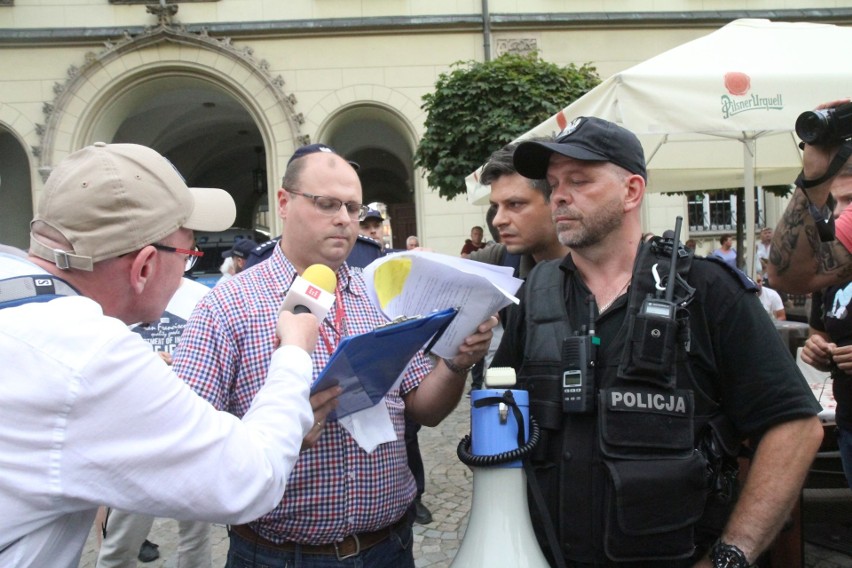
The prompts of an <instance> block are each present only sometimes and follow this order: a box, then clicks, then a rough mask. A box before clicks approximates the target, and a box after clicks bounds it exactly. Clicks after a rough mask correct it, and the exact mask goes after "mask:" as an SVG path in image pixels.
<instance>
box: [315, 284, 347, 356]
mask: <svg viewBox="0 0 852 568" xmlns="http://www.w3.org/2000/svg"><path fill="white" fill-rule="evenodd" d="M334 304H335V305H334V310H335V311H334V323H333V324H332V323H331V322H330V321H328V319H327V318H326V319H325V320H323V322H322V323H323V324H325V323H328V326H329V327H330V328H331V330H332V331H333V332H334V333H335V335H336V336H337V339H336V340H335V341H334V342H332V340H331V338H329V337H328V334H327V333H326V331H325V326H324V325H321V326H320V330H319V331H320V337H321V338H322V340H323V342H324V343H325V346H326V348H327V349H328V354H329V355H331V354H332V353H334V348H335V347H336V346H337V344H338V342H339V341H340V339H341V338H342V337H343V315H344V313H345V312H346V310H345V309H344V307H343V295H342V294H341V293H340V286H338V287H337V288H335V290H334Z"/></svg>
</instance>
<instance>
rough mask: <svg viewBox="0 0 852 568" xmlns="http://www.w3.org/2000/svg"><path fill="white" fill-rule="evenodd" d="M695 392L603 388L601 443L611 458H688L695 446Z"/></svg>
mask: <svg viewBox="0 0 852 568" xmlns="http://www.w3.org/2000/svg"><path fill="white" fill-rule="evenodd" d="M693 414H694V402H693V396H692V391H689V390H681V389H674V390H664V389H654V388H626V389H625V388H612V389H601V391H600V398H599V412H598V418H599V428H600V445H601V451H602V452H603V454H604V455H605V456H607V457H610V458H619V459H644V458H655V457H656V458H668V459H676V458H681V459H683V458H688V457H690V456H691V455H692V452H693V449H694V446H695V435H694V432H693Z"/></svg>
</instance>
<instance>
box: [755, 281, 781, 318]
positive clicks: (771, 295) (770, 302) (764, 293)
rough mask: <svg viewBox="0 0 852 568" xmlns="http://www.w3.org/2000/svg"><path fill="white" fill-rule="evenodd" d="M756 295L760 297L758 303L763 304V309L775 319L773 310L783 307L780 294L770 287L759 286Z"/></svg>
mask: <svg viewBox="0 0 852 568" xmlns="http://www.w3.org/2000/svg"><path fill="white" fill-rule="evenodd" d="M757 296H758V298H760V303H761V304H763V309H764V310H766V311H767V313H768V314H769V315H770V316H771V317H772V319H775V312H777V311H778V310H783V309H784V302H782V301H781V296H779V295H778V292H776V291H775V290H773V289H772V288H767V287H766V286H763V287H761V289H760V294H758V295H757Z"/></svg>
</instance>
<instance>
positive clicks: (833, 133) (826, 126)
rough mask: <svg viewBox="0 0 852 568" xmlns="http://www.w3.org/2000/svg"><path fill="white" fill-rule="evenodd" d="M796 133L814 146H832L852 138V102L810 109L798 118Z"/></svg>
mask: <svg viewBox="0 0 852 568" xmlns="http://www.w3.org/2000/svg"><path fill="white" fill-rule="evenodd" d="M796 134H798V135H799V138H801V139H802V141H803V142H805V143H807V144H811V145H813V146H832V145H835V144H840V143H841V142H843V141H844V140H849V139H850V138H852V102H850V103H843V104H842V105H838V106H836V107H833V108H826V109H822V110H809V111H807V112H803V113H802V114H800V115H799V118H797V119H796Z"/></svg>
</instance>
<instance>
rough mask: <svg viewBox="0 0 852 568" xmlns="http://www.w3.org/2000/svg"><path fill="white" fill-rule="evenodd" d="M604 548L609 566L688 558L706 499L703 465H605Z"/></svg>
mask: <svg viewBox="0 0 852 568" xmlns="http://www.w3.org/2000/svg"><path fill="white" fill-rule="evenodd" d="M604 463H605V465H606V468H607V470H608V473H609V483H608V484H607V492H606V507H607V515H606V524H605V534H604V547H605V550H606V554H607V557H608V558H610V559H611V560H615V561H622V562H623V561H631V560H663V559H678V558H688V557H690V556H691V555H692V554H693V553H694V550H695V544H694V543H695V535H694V525H695V523H697V522H698V520H699V519H700V518H701V515H702V512H703V510H704V502H705V499H706V493H707V488H706V483H705V477H704V472H705V468H706V462H705V460H704V458H703V457H702V456H701V454H699V453H698V452H694V453H693V454H692V455H691V456H690V457H689V458H687V459H645V460H608V461H605V462H604Z"/></svg>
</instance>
